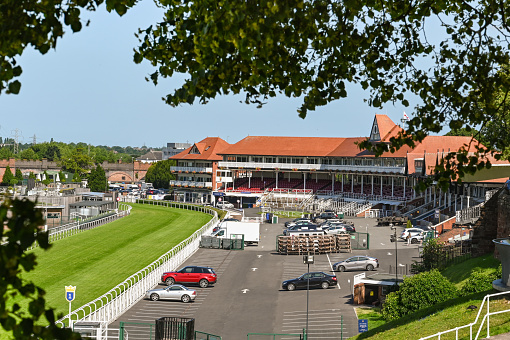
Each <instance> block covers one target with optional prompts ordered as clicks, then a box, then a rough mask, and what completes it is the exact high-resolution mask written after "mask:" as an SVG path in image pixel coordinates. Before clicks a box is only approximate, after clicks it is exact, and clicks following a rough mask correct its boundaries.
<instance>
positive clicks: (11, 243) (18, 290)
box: [0, 197, 81, 340]
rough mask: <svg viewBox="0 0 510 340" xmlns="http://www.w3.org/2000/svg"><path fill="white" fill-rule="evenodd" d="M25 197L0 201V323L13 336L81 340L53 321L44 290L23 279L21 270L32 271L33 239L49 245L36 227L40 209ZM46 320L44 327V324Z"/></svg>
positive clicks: (46, 246) (17, 337)
mask: <svg viewBox="0 0 510 340" xmlns="http://www.w3.org/2000/svg"><path fill="white" fill-rule="evenodd" d="M35 204H36V203H34V202H31V201H29V200H10V199H9V198H7V197H6V198H5V199H4V201H3V202H2V203H1V204H0V222H1V224H2V225H3V226H4V228H2V229H0V233H1V238H2V242H3V244H2V246H1V247H0V274H1V276H0V277H1V279H0V294H1V297H2V298H1V299H0V325H1V326H2V328H3V329H4V330H6V331H8V332H9V333H10V334H11V335H12V338H13V339H48V340H49V339H62V340H64V339H66V340H67V339H69V340H72V339H81V336H80V335H79V334H77V333H73V332H72V331H71V330H70V329H69V328H60V327H58V326H57V325H56V324H55V320H56V318H55V313H54V311H53V309H51V308H49V307H47V306H46V301H45V291H44V290H43V289H41V288H40V287H37V286H36V285H35V284H34V283H32V282H26V281H24V280H23V279H22V278H21V277H20V276H19V274H20V272H21V271H26V272H29V271H32V270H33V269H34V266H35V265H36V256H35V255H34V254H33V253H32V252H28V251H27V249H28V248H29V247H30V246H32V244H33V243H34V242H37V243H38V244H39V246H40V247H41V248H42V249H48V248H50V246H51V245H50V244H49V243H48V233H46V232H43V231H41V230H40V226H42V225H44V219H43V217H42V213H41V210H40V209H35ZM16 296H22V297H23V298H24V299H27V300H29V301H30V302H29V304H28V306H29V307H28V312H26V311H25V312H24V311H23V309H21V307H20V305H19V304H18V303H16V302H14V303H13V302H12V301H13V300H14V298H15V297H16ZM46 323H49V325H48V326H45V324H46Z"/></svg>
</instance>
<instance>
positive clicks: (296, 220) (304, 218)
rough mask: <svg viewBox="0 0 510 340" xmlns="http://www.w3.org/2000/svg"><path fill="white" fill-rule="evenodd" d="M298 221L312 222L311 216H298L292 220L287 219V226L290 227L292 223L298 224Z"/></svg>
mask: <svg viewBox="0 0 510 340" xmlns="http://www.w3.org/2000/svg"><path fill="white" fill-rule="evenodd" d="M298 221H308V222H312V221H311V220H310V219H309V218H306V217H298V218H295V219H293V220H292V221H287V222H285V228H288V227H290V226H291V225H294V224H296V223H297V222H298Z"/></svg>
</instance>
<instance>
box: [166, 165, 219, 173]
mask: <svg viewBox="0 0 510 340" xmlns="http://www.w3.org/2000/svg"><path fill="white" fill-rule="evenodd" d="M170 171H172V172H179V171H180V172H184V173H212V168H206V167H200V166H171V167H170Z"/></svg>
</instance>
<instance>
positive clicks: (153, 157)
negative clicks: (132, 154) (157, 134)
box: [136, 150, 163, 163]
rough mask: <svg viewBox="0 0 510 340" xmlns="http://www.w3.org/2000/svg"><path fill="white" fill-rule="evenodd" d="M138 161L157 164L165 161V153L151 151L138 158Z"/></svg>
mask: <svg viewBox="0 0 510 340" xmlns="http://www.w3.org/2000/svg"><path fill="white" fill-rule="evenodd" d="M136 160H137V161H139V162H141V163H156V162H159V161H161V160H163V152H162V151H153V150H150V151H149V152H147V153H146V154H145V155H142V156H140V157H138V158H137V159H136Z"/></svg>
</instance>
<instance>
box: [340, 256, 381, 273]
mask: <svg viewBox="0 0 510 340" xmlns="http://www.w3.org/2000/svg"><path fill="white" fill-rule="evenodd" d="M375 268H379V261H378V260H377V259H376V258H375V257H370V256H351V257H349V258H348V259H347V260H343V261H340V262H337V263H335V264H334V265H333V270H336V271H339V272H343V271H346V270H374V269H375Z"/></svg>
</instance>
